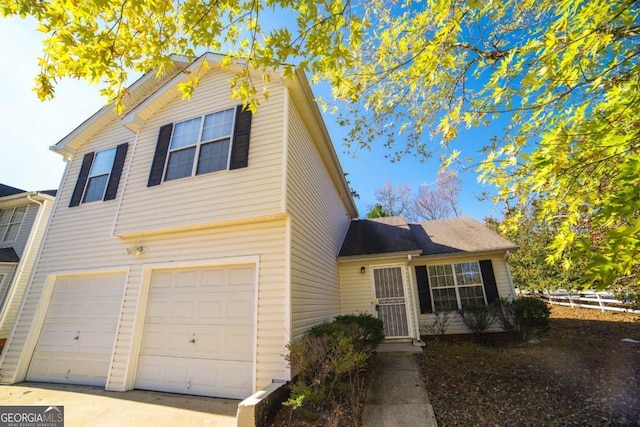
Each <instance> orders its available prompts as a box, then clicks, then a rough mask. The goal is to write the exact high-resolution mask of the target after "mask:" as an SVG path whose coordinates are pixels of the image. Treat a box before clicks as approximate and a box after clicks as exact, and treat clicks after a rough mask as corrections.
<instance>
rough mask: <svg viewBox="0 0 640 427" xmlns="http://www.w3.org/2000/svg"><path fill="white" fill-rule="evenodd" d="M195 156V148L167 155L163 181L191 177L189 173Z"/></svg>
mask: <svg viewBox="0 0 640 427" xmlns="http://www.w3.org/2000/svg"><path fill="white" fill-rule="evenodd" d="M195 154H196V148H195V147H192V148H187V149H184V150H180V151H174V152H172V153H171V154H170V155H169V163H168V165H167V174H166V176H165V177H164V180H165V181H170V180H172V179H178V178H184V177H185V176H191V171H192V170H193V158H194V156H195Z"/></svg>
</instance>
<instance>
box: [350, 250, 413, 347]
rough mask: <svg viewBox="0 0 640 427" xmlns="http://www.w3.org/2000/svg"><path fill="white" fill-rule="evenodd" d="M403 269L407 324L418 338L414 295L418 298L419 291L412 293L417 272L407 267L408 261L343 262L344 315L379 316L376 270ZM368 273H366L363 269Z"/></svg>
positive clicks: (372, 260)
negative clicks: (374, 279)
mask: <svg viewBox="0 0 640 427" xmlns="http://www.w3.org/2000/svg"><path fill="white" fill-rule="evenodd" d="M398 266H400V267H402V272H403V277H402V280H403V281H404V285H405V289H404V290H405V298H406V304H407V324H408V325H409V335H410V336H412V337H414V336H415V323H416V322H415V316H414V315H413V307H414V296H415V298H417V297H418V294H417V290H414V291H413V292H412V289H411V286H412V284H413V283H414V282H415V278H414V274H413V271H412V270H410V268H413V267H409V266H408V265H407V258H406V257H401V258H397V257H396V258H393V257H390V258H387V259H375V260H374V259H369V260H361V261H350V262H340V264H339V268H340V293H341V299H342V314H357V313H369V314H372V315H374V316H377V312H376V310H375V307H374V304H373V299H374V297H373V276H372V269H373V268H384V267H398ZM362 267H364V268H365V271H364V274H362V273H361V272H360V271H361V268H362Z"/></svg>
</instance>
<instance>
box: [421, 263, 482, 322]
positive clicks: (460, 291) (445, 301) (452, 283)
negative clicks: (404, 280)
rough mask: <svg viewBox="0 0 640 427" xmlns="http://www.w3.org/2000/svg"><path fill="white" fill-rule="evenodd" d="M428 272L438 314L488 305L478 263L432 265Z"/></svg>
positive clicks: (434, 306) (434, 305)
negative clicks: (439, 312)
mask: <svg viewBox="0 0 640 427" xmlns="http://www.w3.org/2000/svg"><path fill="white" fill-rule="evenodd" d="M428 272H429V283H430V284H431V292H432V297H433V308H434V310H435V311H436V312H438V311H451V310H459V309H462V308H465V307H470V306H473V305H485V304H486V299H485V295H484V288H483V286H482V274H481V273H480V265H479V264H478V263H477V262H465V263H458V264H443V265H430V266H429V267H428Z"/></svg>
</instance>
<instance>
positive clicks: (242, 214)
mask: <svg viewBox="0 0 640 427" xmlns="http://www.w3.org/2000/svg"><path fill="white" fill-rule="evenodd" d="M220 59H221V57H219V56H217V55H213V54H207V55H205V56H203V57H201V58H200V59H198V60H197V61H196V62H195V63H193V64H189V63H186V62H181V61H179V60H176V68H175V69H174V70H173V71H172V72H171V73H170V74H168V75H166V76H164V77H163V78H162V79H161V80H158V79H157V78H156V76H155V74H154V73H150V74H147V75H145V76H144V77H142V78H141V79H140V80H139V81H137V82H136V83H134V84H133V85H132V87H131V88H130V89H129V94H128V95H127V96H126V97H125V100H124V102H125V104H126V107H127V108H126V111H125V113H124V115H123V116H122V117H120V116H118V115H117V114H116V113H115V112H114V111H113V106H107V107H105V108H103V109H102V110H100V111H99V112H97V113H96V114H94V115H93V116H92V117H91V118H89V119H88V120H87V121H85V122H84V123H82V124H81V125H80V126H79V127H78V128H77V129H75V130H74V131H73V132H71V134H69V135H68V136H67V137H65V138H64V139H63V140H61V141H60V142H59V143H57V144H56V145H55V146H54V147H52V149H53V150H54V151H55V152H57V153H60V154H62V155H63V156H64V157H65V158H66V159H67V161H68V164H67V169H66V171H65V175H64V178H63V182H62V184H61V187H60V190H59V192H58V198H57V202H56V205H55V208H54V212H53V217H52V220H51V223H50V226H49V229H48V233H47V236H46V239H45V241H44V243H43V246H42V250H41V253H40V255H39V262H38V264H37V268H36V271H35V274H34V276H33V279H32V281H31V283H30V286H29V288H28V291H27V295H26V297H25V299H24V300H23V304H22V306H21V309H20V312H19V316H18V319H17V321H16V323H15V326H14V328H13V331H12V333H11V335H10V336H9V338H8V340H7V345H6V348H5V350H4V352H3V353H2V355H1V356H0V374H1V376H0V382H1V383H15V382H20V381H23V380H28V381H46V382H62V383H72V384H88V385H97V386H102V387H106V388H107V389H109V390H129V389H132V388H140V389H147V390H159V391H168V392H177V393H186V394H196V395H209V396H221V397H229V398H245V397H247V396H249V395H251V394H252V393H253V392H254V391H256V390H258V389H261V388H263V387H265V386H267V385H268V384H270V383H272V382H274V381H276V382H277V381H282V380H287V379H289V378H290V372H289V365H288V362H287V361H286V360H285V358H284V354H285V351H286V345H287V343H288V342H290V341H291V340H292V339H295V338H297V337H299V336H301V335H302V334H303V333H304V332H305V331H307V330H308V329H309V328H310V327H311V326H312V325H314V324H317V323H319V322H322V321H324V320H329V319H331V318H333V317H334V316H335V315H338V314H340V313H341V304H340V288H339V275H338V265H337V263H336V257H337V255H338V252H339V250H340V247H341V245H342V241H343V239H344V236H345V234H346V232H347V230H348V228H349V224H350V222H351V219H352V218H355V217H357V216H358V213H357V210H356V207H355V204H354V202H353V199H352V198H351V192H350V188H349V186H348V184H347V182H346V180H345V178H344V173H343V171H342V170H341V167H340V165H339V162H338V159H337V156H336V153H335V151H334V148H333V145H332V143H331V140H330V138H329V135H328V133H327V130H326V128H325V125H324V123H323V121H322V118H321V115H320V111H319V110H318V108H317V106H316V104H315V102H314V98H313V94H312V92H311V90H310V88H309V85H308V82H307V80H306V78H305V76H304V74H303V73H302V72H297V73H296V78H295V79H289V80H286V81H285V80H283V79H282V78H281V76H279V75H278V74H276V73H273V74H272V76H271V80H272V81H271V84H270V96H269V100H268V102H267V101H265V102H263V104H262V105H261V107H260V111H259V113H258V114H254V115H252V114H251V113H250V112H247V111H243V110H242V108H241V107H240V106H238V105H237V102H234V101H232V100H231V99H230V96H229V93H230V92H229V79H230V78H231V72H230V71H227V70H223V69H221V68H220V67H219V66H218V64H219V61H220ZM203 61H207V63H208V67H201V64H202V62H203ZM238 69H240V66H238V68H237V69H236V70H238ZM183 70H184V71H183ZM234 71H235V70H234ZM195 73H200V74H199V80H200V83H199V87H198V89H197V90H196V91H195V93H194V95H193V98H192V99H190V100H183V99H181V98H182V96H181V93H180V92H179V91H178V89H177V87H178V85H179V84H180V83H183V82H186V81H188V80H189V79H190V78H191V76H193V75H194V74H195ZM256 78H259V76H256ZM258 81H259V80H258Z"/></svg>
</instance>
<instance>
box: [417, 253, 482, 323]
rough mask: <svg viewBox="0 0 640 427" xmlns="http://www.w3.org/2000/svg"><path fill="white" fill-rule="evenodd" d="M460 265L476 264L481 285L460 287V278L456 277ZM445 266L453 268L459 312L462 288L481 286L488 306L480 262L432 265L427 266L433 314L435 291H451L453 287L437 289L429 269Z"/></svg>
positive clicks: (433, 311) (434, 310)
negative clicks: (457, 266)
mask: <svg viewBox="0 0 640 427" xmlns="http://www.w3.org/2000/svg"><path fill="white" fill-rule="evenodd" d="M458 264H476V265H477V267H478V274H479V276H480V283H479V284H473V285H458V278H457V275H456V265H458ZM440 265H442V266H444V265H449V266H451V271H452V273H453V274H452V275H453V289H454V291H455V294H456V302H457V305H458V308H457V310H462V300H461V298H460V288H472V287H477V286H480V287H481V288H482V298H483V299H484V305H488V303H487V292H486V290H485V284H484V277H483V275H482V268H481V266H480V261H465V262H449V263H443V264H430V265H427V266H426V267H427V277H428V280H429V294H430V296H431V309H432V313H436V312H437V310H436V298H435V295H434V293H433V291H434V289H451V286H445V287H435V286H434V285H433V284H434V283H435V282H434V281H433V278H432V276H431V272H430V271H429V270H430V268H429V267H437V266H440ZM440 311H442V310H440ZM448 311H453V310H448Z"/></svg>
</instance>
